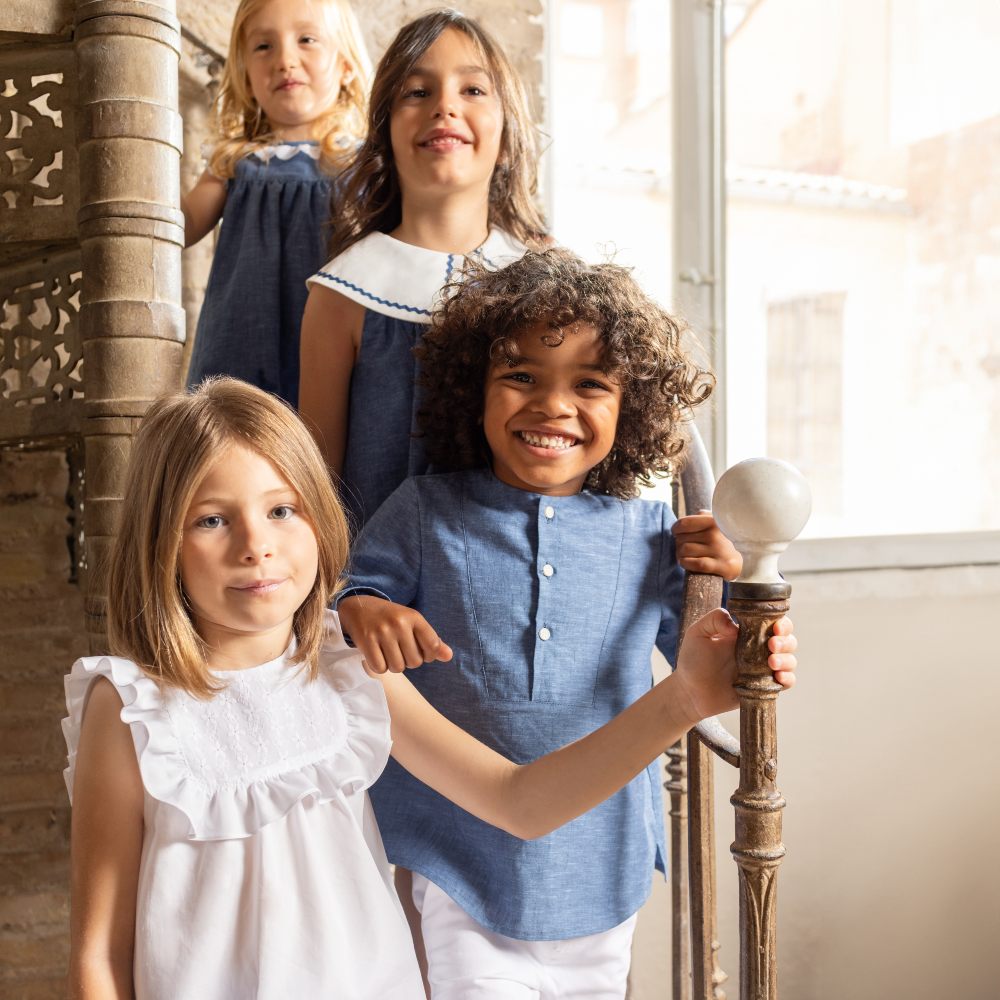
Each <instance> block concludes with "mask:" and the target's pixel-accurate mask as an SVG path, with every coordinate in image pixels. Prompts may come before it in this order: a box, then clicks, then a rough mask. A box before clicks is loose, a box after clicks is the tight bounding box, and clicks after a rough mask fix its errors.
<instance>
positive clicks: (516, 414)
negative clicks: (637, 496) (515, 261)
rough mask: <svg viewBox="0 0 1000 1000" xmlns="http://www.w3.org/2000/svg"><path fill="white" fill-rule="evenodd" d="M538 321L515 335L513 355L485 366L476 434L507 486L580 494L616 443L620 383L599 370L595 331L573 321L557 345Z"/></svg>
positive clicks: (534, 490)
mask: <svg viewBox="0 0 1000 1000" xmlns="http://www.w3.org/2000/svg"><path fill="white" fill-rule="evenodd" d="M553 333H554V331H552V330H551V329H550V328H549V327H548V325H547V324H545V323H540V324H537V325H536V326H534V327H531V328H530V329H528V330H525V332H524V333H522V334H521V335H520V336H519V337H518V338H517V345H518V351H519V353H520V358H519V359H518V364H516V365H514V366H513V367H511V366H510V365H508V364H507V362H506V361H505V360H501V361H500V362H499V363H497V364H494V365H492V366H491V367H490V369H489V371H488V372H487V375H486V391H485V396H484V402H483V431H484V433H485V435H486V441H487V443H488V444H489V447H490V452H491V454H492V456H493V474H494V475H495V476H496V477H497V479H499V480H501V481H502V482H504V483H507V484H508V485H509V486H514V487H516V488H517V489H520V490H527V491H528V492H531V493H543V494H546V495H548V496H569V495H570V494H573V493H579V492H580V490H581V489H583V485H584V483H585V482H586V479H587V474H588V473H589V472H590V470H591V469H592V468H594V466H596V465H599V464H600V463H601V462H602V461H604V459H605V458H606V457H607V455H608V453H609V452H610V451H611V448H612V447H613V445H614V443H615V431H616V429H617V427H618V413H619V410H620V407H621V387H620V385H619V384H618V382H617V381H616V380H614V379H612V378H609V377H608V376H607V375H606V374H605V373H604V370H603V361H602V350H601V342H600V338H599V336H598V334H597V331H596V330H595V329H594V327H593V326H592V325H591V324H589V323H574V324H573V325H572V326H570V327H567V328H566V329H565V330H564V331H563V334H564V336H563V341H562V343H561V344H559V345H558V346H547V345H546V344H545V341H546V340H549V341H550V342H551V337H552V336H553Z"/></svg>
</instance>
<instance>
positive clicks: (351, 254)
mask: <svg viewBox="0 0 1000 1000" xmlns="http://www.w3.org/2000/svg"><path fill="white" fill-rule="evenodd" d="M525 249H526V247H524V246H523V245H522V244H521V243H518V242H517V241H516V240H515V239H514V238H513V237H512V236H509V235H508V234H507V233H504V232H501V231H500V230H499V229H493V230H491V231H490V235H489V236H487V237H486V240H485V242H484V243H483V244H482V246H480V247H478V248H477V249H475V250H473V251H472V253H470V254H467V255H464V254H458V253H442V252H441V251H440V250H427V249H425V248H424V247H417V246H413V245H412V244H410V243H403V242H402V241H401V240H397V239H395V238H393V237H392V236H389V235H388V234H386V233H369V234H368V235H367V236H365V237H364V238H363V239H360V240H358V242H357V243H355V244H354V245H353V246H350V247H348V248H347V249H346V250H345V251H344V252H343V253H342V254H340V255H339V256H337V257H334V259H333V260H331V261H330V263H329V264H326V265H325V266H324V267H323V268H322V269H321V270H320V271H317V273H316V274H314V275H313V276H312V277H311V278H310V279H309V281H308V282H307V284H312V283H313V282H315V283H316V284H318V285H325V286H326V287H327V288H332V289H333V290H334V291H335V292H340V294H341V295H345V296H347V298H349V299H352V300H353V301H355V302H358V303H360V304H361V305H363V306H365V307H366V308H367V309H371V310H372V311H373V312H377V313H382V314H383V315H385V316H392V317H393V318H394V319H408V320H410V322H412V323H430V321H431V314H432V313H433V312H434V309H435V308H436V306H437V304H438V300H439V298H440V295H441V290H442V288H443V287H444V286H445V285H446V284H447V283H448V282H449V281H451V279H452V277H454V276H455V275H457V274H459V273H461V270H462V266H463V264H464V261H465V257H466V256H468V257H475V258H477V259H479V260H481V261H482V262H483V263H484V264H486V266H487V267H492V268H499V267H503V266H504V265H505V264H510V263H511V262H513V261H515V260H519V259H520V258H521V257H522V256H523V255H524V251H525Z"/></svg>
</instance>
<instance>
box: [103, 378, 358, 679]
mask: <svg viewBox="0 0 1000 1000" xmlns="http://www.w3.org/2000/svg"><path fill="white" fill-rule="evenodd" d="M233 445H241V446H243V447H246V448H249V449H251V450H253V451H255V452H257V453H258V454H260V455H262V456H264V457H265V458H266V459H267V460H268V461H269V462H271V464H272V465H273V466H274V467H275V469H276V470H277V471H278V472H279V473H280V474H281V476H282V477H284V478H285V479H286V480H287V481H288V483H289V485H290V486H291V487H292V488H293V489H294V490H295V491H296V492H297V493H298V495H299V499H300V501H301V504H302V511H303V514H304V516H305V517H306V518H307V519H308V520H309V522H310V524H311V525H312V529H313V532H314V534H315V535H316V545H317V548H318V551H319V560H318V570H317V573H316V582H315V584H314V585H313V588H312V591H311V592H310V593H309V596H308V597H307V598H306V600H305V602H304V603H303V604H302V606H301V607H300V608H299V609H298V610H297V611H296V612H295V616H294V619H293V630H294V633H295V637H296V640H297V648H296V651H295V654H294V656H293V657H292V661H293V662H301V663H304V664H305V665H306V666H307V668H308V669H309V671H310V676H313V677H314V676H315V675H316V670H317V656H318V653H319V648H320V644H321V642H322V641H323V637H324V634H325V626H324V621H323V619H324V614H325V609H326V607H327V605H328V604H329V603H330V600H331V599H332V597H333V595H334V594H335V593H336V591H337V589H338V588H339V586H340V583H339V581H340V576H341V573H342V571H343V568H344V565H345V564H346V562H347V553H348V532H347V523H346V521H345V520H344V514H343V512H342V510H341V508H340V504H339V503H338V502H337V499H336V496H335V495H334V491H333V487H332V485H331V484H330V477H329V474H328V473H327V469H326V465H325V464H324V462H323V459H322V457H321V455H320V453H319V449H318V448H317V447H316V443H315V441H314V440H313V438H312V435H311V434H310V433H309V432H308V431H307V430H306V428H305V426H304V425H303V424H302V421H301V420H299V418H298V416H296V414H295V413H294V411H293V410H292V409H291V408H290V407H288V406H287V405H286V404H284V403H282V402H281V401H280V400H278V399H277V398H275V397H274V396H271V395H269V394H268V393H266V392H263V391H261V390H260V389H257V388H255V387H254V386H251V385H247V384H246V383H245V382H240V381H238V380H237V379H231V378H216V379H210V380H208V381H206V382H203V383H202V384H201V385H200V386H199V387H198V388H197V389H195V390H193V391H191V392H185V393H177V394H174V395H170V396H165V397H163V398H161V399H159V400H157V401H156V402H155V403H153V405H152V406H151V407H150V408H149V410H147V412H146V416H145V417H144V418H143V420H142V424H141V425H140V427H139V432H138V434H137V435H136V438H135V441H134V442H133V446H132V458H131V461H130V463H129V468H128V474H127V479H126V484H125V495H124V500H123V502H122V518H121V522H120V524H119V526H118V535H117V538H116V539H115V544H114V547H113V549H112V553H111V565H110V567H109V569H110V573H109V580H108V594H109V597H108V639H109V641H110V647H111V651H112V652H113V653H114V654H115V655H117V656H125V657H128V658H129V659H131V660H133V661H134V662H136V663H137V664H139V666H141V667H142V668H143V669H144V670H146V671H147V672H148V673H149V674H150V675H151V676H153V677H155V678H156V679H157V680H158V681H160V682H161V683H163V684H166V685H169V686H173V687H178V688H181V689H183V690H185V691H187V692H188V693H189V694H192V695H195V696H197V697H210V696H211V695H212V694H213V693H215V692H216V691H217V690H219V688H220V686H221V685H219V684H218V683H217V682H216V681H215V680H214V678H213V677H212V676H211V674H210V672H209V669H208V665H207V662H206V658H205V653H206V647H205V644H204V642H202V640H201V638H200V637H199V636H198V633H197V632H196V631H195V628H194V624H193V623H192V621H191V616H190V614H189V612H188V609H187V605H186V602H185V598H184V593H183V590H182V586H181V578H180V549H181V542H182V539H183V533H184V518H185V515H186V514H187V510H188V507H189V506H190V504H191V501H192V499H193V497H194V494H195V492H196V490H197V489H198V486H199V484H200V482H201V480H202V479H203V478H204V476H205V474H206V473H207V472H208V470H209V468H210V467H211V465H212V464H213V463H214V462H216V461H217V460H218V459H219V458H220V457H221V456H222V455H223V454H224V453H225V451H226V449H227V448H229V447H231V446H233Z"/></svg>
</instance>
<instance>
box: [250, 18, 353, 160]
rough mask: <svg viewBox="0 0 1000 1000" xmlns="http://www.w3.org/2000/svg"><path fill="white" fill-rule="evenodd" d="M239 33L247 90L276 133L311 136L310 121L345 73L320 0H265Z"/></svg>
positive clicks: (328, 103)
mask: <svg viewBox="0 0 1000 1000" xmlns="http://www.w3.org/2000/svg"><path fill="white" fill-rule="evenodd" d="M244 38H245V43H244V44H245V51H246V66H247V77H248V79H249V83H250V89H251V91H252V92H253V96H254V98H255V99H256V101H257V103H258V104H259V105H260V107H261V109H262V110H263V112H264V114H266V115H267V119H268V121H269V122H270V124H271V128H272V129H273V131H274V133H275V135H276V136H277V137H278V138H280V139H284V140H286V141H289V142H294V141H301V140H305V139H310V138H312V128H313V123H314V122H315V121H316V120H317V119H319V118H321V117H322V116H323V115H324V114H327V113H328V112H329V111H330V109H331V108H332V107H333V105H334V103H335V102H336V100H337V95H338V93H339V92H340V88H341V85H342V83H343V82H344V79H345V76H346V75H347V73H348V72H349V67H348V65H347V62H346V61H345V59H344V58H343V56H342V55H341V54H340V52H338V50H337V40H336V39H335V38H334V37H333V36H332V35H331V33H330V30H329V27H328V26H327V23H326V19H325V17H324V14H323V9H322V5H320V4H314V3H311V2H309V0H269V2H268V3H266V4H264V5H263V6H262V7H261V8H260V9H259V10H257V11H256V12H255V13H254V14H253V15H252V16H251V17H250V18H248V19H247V22H246V25H245V28H244Z"/></svg>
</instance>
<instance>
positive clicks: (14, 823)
mask: <svg viewBox="0 0 1000 1000" xmlns="http://www.w3.org/2000/svg"><path fill="white" fill-rule="evenodd" d="M68 846H69V804H68V803H67V804H66V805H64V806H59V807H52V806H42V807H38V808H25V809H5V810H3V811H2V812H0V854H14V853H27V852H28V851H32V850H34V851H59V850H64V849H66V848H67V847H68ZM2 899H3V897H2V896H0V901H2ZM0 912H2V902H0ZM3 922H4V921H3V919H2V917H0V924H3Z"/></svg>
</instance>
